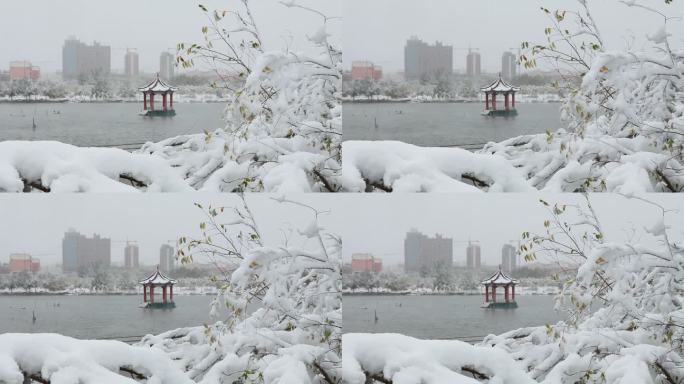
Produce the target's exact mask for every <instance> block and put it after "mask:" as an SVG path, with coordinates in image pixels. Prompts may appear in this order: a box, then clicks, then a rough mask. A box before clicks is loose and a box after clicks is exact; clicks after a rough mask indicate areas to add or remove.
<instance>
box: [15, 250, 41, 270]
mask: <svg viewBox="0 0 684 384" xmlns="http://www.w3.org/2000/svg"><path fill="white" fill-rule="evenodd" d="M39 271H40V260H38V259H36V258H35V257H32V256H31V255H29V254H28V253H13V254H11V255H10V257H9V272H10V273H18V272H33V273H36V272H39Z"/></svg>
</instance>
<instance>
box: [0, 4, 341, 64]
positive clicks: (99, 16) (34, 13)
mask: <svg viewBox="0 0 684 384" xmlns="http://www.w3.org/2000/svg"><path fill="white" fill-rule="evenodd" d="M298 3H300V4H302V5H307V6H311V7H313V8H316V9H317V10H320V11H322V12H323V13H325V14H326V15H328V16H332V17H339V16H341V4H339V3H338V2H335V1H333V2H324V3H321V2H317V1H315V0H300V1H298ZM107 4H108V5H106V6H105V5H104V3H102V2H95V1H87V0H60V1H59V2H56V1H51V0H24V1H21V2H18V1H12V2H8V3H7V4H4V9H5V11H4V12H2V13H1V14H0V34H2V35H3V36H6V37H7V36H11V38H6V39H5V41H4V46H3V48H4V49H3V50H2V51H1V52H0V69H2V70H5V69H8V68H9V63H10V61H15V60H28V61H31V62H32V63H33V65H36V66H39V67H41V72H43V73H46V74H47V73H55V72H56V71H59V70H61V67H62V47H63V45H64V41H65V40H66V39H67V38H68V37H70V36H74V37H76V38H78V39H79V40H81V41H83V42H85V43H88V44H92V43H93V41H98V42H99V43H101V44H103V45H109V46H111V49H112V58H111V63H112V71H113V72H122V71H123V68H124V55H125V53H126V49H127V48H131V49H137V51H138V54H139V63H140V72H147V73H154V72H157V71H158V70H159V56H160V54H161V53H162V52H163V51H167V50H170V51H172V52H174V53H175V50H176V45H177V44H178V43H180V42H185V43H188V42H189V43H194V42H198V43H199V42H202V41H203V34H202V27H203V26H204V25H207V24H208V21H207V19H206V16H205V14H204V12H203V11H202V10H201V9H200V8H199V7H198V4H203V5H204V6H205V7H206V8H207V9H208V10H209V11H210V12H211V11H212V10H214V9H220V10H223V9H234V8H235V6H237V3H235V2H234V1H231V0H191V1H182V2H181V1H164V0H147V1H144V2H141V1H135V0H120V1H118V2H116V6H111V5H109V4H112V3H107ZM252 11H253V14H254V17H255V20H256V22H257V25H258V27H259V28H260V32H261V34H262V35H263V36H262V37H263V40H264V45H265V49H267V50H275V49H280V48H282V47H284V46H285V45H286V44H287V46H289V47H290V48H291V49H292V50H304V51H306V49H308V48H309V47H310V45H309V43H308V42H307V41H305V40H306V37H305V36H307V35H308V36H311V35H313V34H314V33H315V32H316V31H317V29H318V27H319V26H320V25H321V20H322V18H321V17H320V16H318V15H314V14H313V13H310V12H307V11H304V10H300V9H290V8H287V7H285V6H283V5H282V4H280V3H279V2H278V1H277V0H262V1H256V2H252ZM341 27H342V26H341V22H340V20H339V19H333V20H331V21H330V22H329V29H328V32H329V33H330V34H331V35H332V36H331V41H333V42H335V43H338V42H339V40H340V39H341V36H340V34H341Z"/></svg>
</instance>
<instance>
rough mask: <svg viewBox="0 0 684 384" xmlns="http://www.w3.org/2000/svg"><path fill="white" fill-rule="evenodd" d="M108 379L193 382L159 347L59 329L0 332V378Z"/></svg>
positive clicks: (13, 383)
mask: <svg viewBox="0 0 684 384" xmlns="http://www.w3.org/2000/svg"><path fill="white" fill-rule="evenodd" d="M25 376H26V377H31V378H32V380H34V381H38V382H45V383H52V384H60V383H64V384H67V383H83V384H107V383H117V384H118V383H137V382H139V381H138V380H135V379H133V378H131V376H134V377H135V376H137V377H138V378H144V379H146V380H148V382H158V383H169V384H184V383H192V381H191V380H189V379H188V378H187V377H186V375H185V374H184V372H183V371H182V370H181V369H180V368H179V367H177V365H176V364H174V363H173V361H172V360H171V358H170V357H169V356H167V355H166V354H164V353H163V352H162V351H161V350H159V349H156V348H143V347H136V346H130V345H127V344H125V343H122V342H119V341H109V340H78V339H73V338H71V337H66V336H61V335H57V334H12V333H6V334H2V335H0V382H2V383H7V384H22V383H24V382H25V381H24V377H25Z"/></svg>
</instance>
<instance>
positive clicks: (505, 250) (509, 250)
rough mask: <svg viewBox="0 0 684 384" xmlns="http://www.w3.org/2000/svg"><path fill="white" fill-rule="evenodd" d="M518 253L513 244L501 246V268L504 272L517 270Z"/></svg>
mask: <svg viewBox="0 0 684 384" xmlns="http://www.w3.org/2000/svg"><path fill="white" fill-rule="evenodd" d="M517 257H518V254H517V252H516V249H515V247H514V246H513V245H511V244H504V246H503V247H502V248H501V269H502V270H503V271H504V272H509V273H510V272H513V271H515V268H516V264H517Z"/></svg>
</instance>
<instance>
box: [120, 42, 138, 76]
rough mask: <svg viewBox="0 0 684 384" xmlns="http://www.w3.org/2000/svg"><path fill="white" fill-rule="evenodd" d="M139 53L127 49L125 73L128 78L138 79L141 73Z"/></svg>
mask: <svg viewBox="0 0 684 384" xmlns="http://www.w3.org/2000/svg"><path fill="white" fill-rule="evenodd" d="M138 61H139V57H138V52H136V51H134V50H131V49H127V50H126V55H125V56H124V67H125V72H126V76H128V77H136V76H138V74H139V73H140V71H139V66H138Z"/></svg>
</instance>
